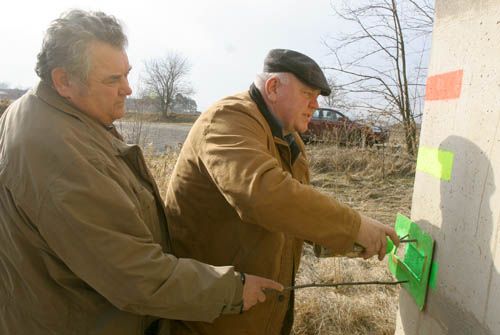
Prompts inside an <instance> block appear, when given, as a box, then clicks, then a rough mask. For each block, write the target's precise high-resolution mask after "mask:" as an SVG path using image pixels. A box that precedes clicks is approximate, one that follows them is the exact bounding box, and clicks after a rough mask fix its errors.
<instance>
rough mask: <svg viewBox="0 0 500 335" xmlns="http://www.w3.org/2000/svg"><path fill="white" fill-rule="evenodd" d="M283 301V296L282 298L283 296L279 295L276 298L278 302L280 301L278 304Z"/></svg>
mask: <svg viewBox="0 0 500 335" xmlns="http://www.w3.org/2000/svg"><path fill="white" fill-rule="evenodd" d="M283 300H285V296H284V295H283V294H280V295H279V296H278V301H280V302H281V301H283Z"/></svg>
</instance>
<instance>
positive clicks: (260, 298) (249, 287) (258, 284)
mask: <svg viewBox="0 0 500 335" xmlns="http://www.w3.org/2000/svg"><path fill="white" fill-rule="evenodd" d="M265 289H272V290H276V291H280V292H281V291H283V285H281V284H280V283H277V282H275V281H273V280H271V279H267V278H262V277H258V276H253V275H249V274H245V285H244V286H243V310H244V311H247V310H249V309H250V308H252V307H253V306H254V305H256V304H257V303H258V302H264V301H265V300H266V295H265V293H264V290H265Z"/></svg>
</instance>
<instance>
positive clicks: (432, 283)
mask: <svg viewBox="0 0 500 335" xmlns="http://www.w3.org/2000/svg"><path fill="white" fill-rule="evenodd" d="M438 271H439V264H438V262H432V264H431V273H430V274H429V287H430V288H432V289H433V290H435V289H436V282H437V276H438Z"/></svg>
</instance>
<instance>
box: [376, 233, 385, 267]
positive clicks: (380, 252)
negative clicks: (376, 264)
mask: <svg viewBox="0 0 500 335" xmlns="http://www.w3.org/2000/svg"><path fill="white" fill-rule="evenodd" d="M380 244H381V246H380V249H379V250H378V260H379V261H381V260H383V259H384V257H385V252H386V249H387V239H386V238H385V235H384V236H382V239H381V240H380Z"/></svg>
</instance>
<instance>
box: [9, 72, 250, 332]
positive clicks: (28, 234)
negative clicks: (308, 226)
mask: <svg viewBox="0 0 500 335" xmlns="http://www.w3.org/2000/svg"><path fill="white" fill-rule="evenodd" d="M115 135H116V133H115ZM118 137H119V136H114V135H113V134H112V133H111V132H110V131H109V130H108V129H106V128H105V127H103V126H102V125H100V124H99V123H97V122H96V121H94V120H93V119H91V118H89V117H87V116H86V115H85V114H83V113H82V112H80V111H78V110H76V109H75V108H73V107H72V106H71V105H69V104H68V103H67V102H66V101H65V100H64V99H63V98H61V97H60V96H59V95H58V94H57V93H56V92H55V91H54V90H53V89H52V88H51V87H50V86H48V85H47V84H45V83H43V82H42V83H40V84H39V85H38V86H37V87H36V88H35V89H34V90H32V91H30V92H28V93H27V94H25V95H24V96H23V97H22V98H20V99H19V100H17V101H16V102H14V103H13V104H12V105H11V106H10V107H9V108H8V109H7V111H6V112H5V113H4V115H3V116H2V118H1V119H0V249H1V251H0V334H21V335H23V334H51V335H53V334H64V335H66V334H109V335H115V334H120V335H139V334H144V331H145V329H146V328H147V327H148V326H149V324H151V322H152V321H153V320H155V319H158V318H165V319H174V318H175V319H184V320H199V321H212V320H213V319H215V318H216V317H218V316H219V315H221V314H223V313H239V311H240V303H241V300H242V284H241V280H240V278H239V274H238V273H235V272H234V270H233V268H232V267H230V266H227V267H213V266H210V265H207V264H202V263H200V262H198V261H195V260H191V259H182V258H177V257H174V256H173V255H171V254H169V252H170V246H169V236H168V231H167V229H166V217H165V211H164V207H163V203H162V200H161V198H160V195H159V192H158V189H157V187H156V184H155V182H154V181H153V179H152V177H151V174H150V173H149V171H148V169H147V167H146V164H145V162H144V158H143V156H142V153H141V151H140V149H139V148H138V147H137V146H135V145H132V146H130V145H127V144H125V143H124V142H123V141H121V140H120V139H119V138H118ZM167 329H168V325H165V327H164V330H167Z"/></svg>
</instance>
